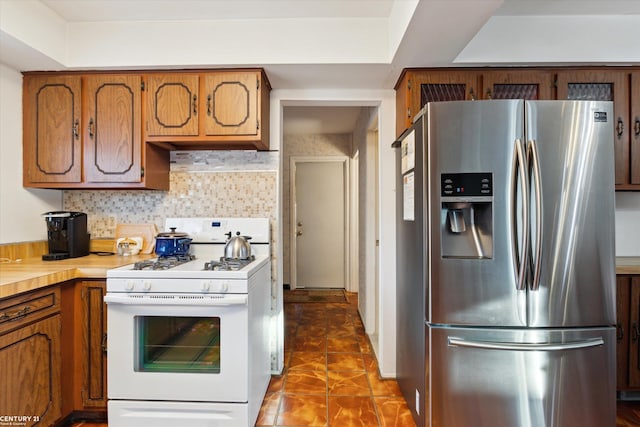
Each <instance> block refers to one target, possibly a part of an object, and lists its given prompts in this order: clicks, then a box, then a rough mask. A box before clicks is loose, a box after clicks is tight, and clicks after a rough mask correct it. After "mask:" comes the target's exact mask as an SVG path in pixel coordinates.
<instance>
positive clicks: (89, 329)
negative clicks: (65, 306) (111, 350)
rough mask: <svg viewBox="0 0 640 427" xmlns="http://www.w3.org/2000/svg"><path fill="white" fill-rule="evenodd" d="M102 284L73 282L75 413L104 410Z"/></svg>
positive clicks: (105, 396) (105, 307)
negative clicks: (76, 320)
mask: <svg viewBox="0 0 640 427" xmlns="http://www.w3.org/2000/svg"><path fill="white" fill-rule="evenodd" d="M105 291H106V282H105V281H104V280H84V281H80V282H78V283H76V286H75V296H76V298H75V304H76V308H77V311H76V315H77V316H78V320H79V322H76V324H75V329H74V335H75V339H74V341H75V344H76V346H79V349H78V352H77V354H76V358H77V360H76V363H75V365H76V369H77V380H76V384H77V387H76V390H75V393H76V402H77V404H76V410H94V409H101V410H106V408H107V305H106V304H105V303H104V294H105Z"/></svg>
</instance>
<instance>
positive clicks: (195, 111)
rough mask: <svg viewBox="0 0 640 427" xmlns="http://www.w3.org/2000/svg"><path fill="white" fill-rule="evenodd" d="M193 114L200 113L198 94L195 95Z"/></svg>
mask: <svg viewBox="0 0 640 427" xmlns="http://www.w3.org/2000/svg"><path fill="white" fill-rule="evenodd" d="M193 115H194V116H197V115H198V95H193Z"/></svg>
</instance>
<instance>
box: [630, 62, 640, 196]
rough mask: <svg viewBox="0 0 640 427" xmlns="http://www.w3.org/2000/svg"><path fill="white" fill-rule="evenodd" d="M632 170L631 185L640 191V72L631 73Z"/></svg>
mask: <svg viewBox="0 0 640 427" xmlns="http://www.w3.org/2000/svg"><path fill="white" fill-rule="evenodd" d="M630 118H631V124H630V126H632V129H631V147H630V148H631V152H630V155H631V165H630V167H631V170H630V173H629V176H630V184H631V185H632V186H634V188H637V189H640V71H634V72H632V73H631V116H630Z"/></svg>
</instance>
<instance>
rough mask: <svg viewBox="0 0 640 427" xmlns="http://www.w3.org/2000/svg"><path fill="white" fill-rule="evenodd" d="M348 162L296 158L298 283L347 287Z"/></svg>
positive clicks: (313, 286) (296, 284)
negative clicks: (346, 188)
mask: <svg viewBox="0 0 640 427" xmlns="http://www.w3.org/2000/svg"><path fill="white" fill-rule="evenodd" d="M345 178H346V162H345V161H344V160H342V159H341V160H337V161H319V162H318V161H316V162H312V161H308V162H307V161H302V162H300V161H299V162H295V176H294V179H295V184H294V186H295V187H294V188H295V207H294V215H293V216H292V219H293V223H292V224H293V230H295V231H294V233H293V234H294V236H295V237H294V239H295V258H294V259H295V261H294V262H295V269H293V271H294V272H295V287H302V288H343V289H344V288H345V282H346V280H345V273H346V262H347V256H346V255H347V251H346V250H345V249H346V242H347V227H346V218H345V216H346V213H347V212H346V203H345V201H346V197H345V194H346V191H345V182H346V181H345Z"/></svg>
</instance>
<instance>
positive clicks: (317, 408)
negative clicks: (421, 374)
mask: <svg viewBox="0 0 640 427" xmlns="http://www.w3.org/2000/svg"><path fill="white" fill-rule="evenodd" d="M288 292H289V291H287V290H285V294H287V293H288ZM294 292H305V291H294ZM345 295H346V300H344V302H330V303H319V302H287V300H288V296H287V295H285V306H284V311H285V369H284V372H283V374H282V376H280V377H273V378H272V380H271V383H270V385H269V389H268V391H267V395H266V397H265V399H264V402H263V404H262V409H261V411H260V415H259V416H258V421H257V423H256V425H257V426H260V427H262V426H340V427H348V426H362V427H374V426H397V427H400V426H402V427H404V426H407V427H408V426H414V425H415V424H414V422H413V419H412V418H411V414H410V413H409V410H408V408H407V405H406V403H405V401H404V399H403V397H402V395H401V393H400V389H399V388H398V384H397V382H396V381H395V380H382V379H380V377H379V376H378V366H377V362H376V358H375V356H374V355H373V350H372V348H371V345H370V343H369V340H368V338H367V337H366V335H365V333H364V327H363V325H362V321H361V320H360V317H359V315H358V312H357V298H358V295H357V294H356V293H349V292H345ZM289 300H291V298H289Z"/></svg>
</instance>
